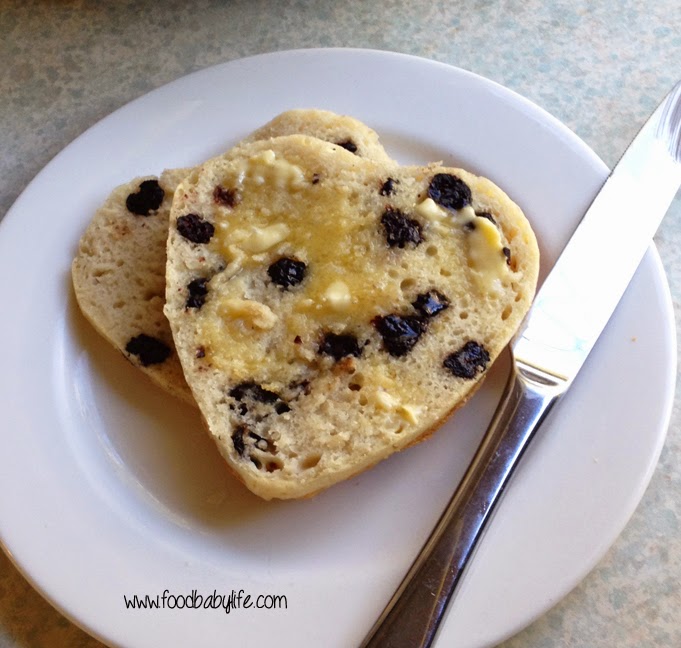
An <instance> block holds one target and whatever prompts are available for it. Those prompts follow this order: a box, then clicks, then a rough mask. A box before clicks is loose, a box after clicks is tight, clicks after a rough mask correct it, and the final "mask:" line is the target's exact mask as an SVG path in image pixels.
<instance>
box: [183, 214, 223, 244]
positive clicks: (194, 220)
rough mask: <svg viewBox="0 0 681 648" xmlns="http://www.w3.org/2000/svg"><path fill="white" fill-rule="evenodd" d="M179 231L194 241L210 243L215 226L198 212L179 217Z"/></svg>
mask: <svg viewBox="0 0 681 648" xmlns="http://www.w3.org/2000/svg"><path fill="white" fill-rule="evenodd" d="M177 231H178V232H179V233H180V234H182V236H184V238H186V239H187V240H188V241H191V242H192V243H208V241H210V239H211V238H212V237H213V234H214V233H215V227H214V226H213V224H212V223H209V222H208V221H207V220H204V219H203V218H201V216H198V215H197V214H186V215H185V216H180V217H179V218H178V219H177Z"/></svg>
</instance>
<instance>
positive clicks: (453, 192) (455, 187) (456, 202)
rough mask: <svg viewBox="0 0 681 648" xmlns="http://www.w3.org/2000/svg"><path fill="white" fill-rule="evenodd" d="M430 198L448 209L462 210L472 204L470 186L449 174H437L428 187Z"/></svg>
mask: <svg viewBox="0 0 681 648" xmlns="http://www.w3.org/2000/svg"><path fill="white" fill-rule="evenodd" d="M428 196H429V197H430V198H432V199H433V200H434V201H435V202H436V203H437V204H438V205H442V206H443V207H445V208H447V209H461V208H463V207H465V206H466V205H469V204H470V202H471V197H472V196H471V190H470V188H469V187H468V185H467V184H466V183H465V182H464V181H463V180H461V179H460V178H457V177H456V176H455V175H451V174H449V173H437V174H435V175H434V176H433V179H432V180H431V181H430V185H429V186H428Z"/></svg>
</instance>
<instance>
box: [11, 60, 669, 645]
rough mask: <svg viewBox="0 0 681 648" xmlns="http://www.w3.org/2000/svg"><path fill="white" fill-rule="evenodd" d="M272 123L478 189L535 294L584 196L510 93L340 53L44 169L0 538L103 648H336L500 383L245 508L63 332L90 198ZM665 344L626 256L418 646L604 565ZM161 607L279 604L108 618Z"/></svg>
mask: <svg viewBox="0 0 681 648" xmlns="http://www.w3.org/2000/svg"><path fill="white" fill-rule="evenodd" d="M293 107H319V108H327V109H331V110H334V111H336V112H339V113H348V114H352V115H354V116H356V117H358V118H360V119H362V120H363V121H365V122H366V123H368V124H369V125H371V126H373V127H374V128H375V129H376V130H378V132H379V133H380V134H381V136H382V140H383V142H384V144H385V146H386V148H387V149H388V152H389V153H390V154H392V155H393V156H394V157H396V158H397V159H399V160H400V161H402V162H426V161H430V160H437V159H443V160H444V161H445V162H448V163H453V164H461V165H464V166H466V167H469V168H470V169H472V170H473V171H477V172H480V173H483V174H485V175H487V176H489V177H490V178H492V179H493V180H495V181H496V182H498V183H499V184H500V185H501V186H502V187H504V188H505V189H507V191H508V192H509V193H510V195H511V196H512V197H513V198H514V199H515V200H516V201H517V202H519V203H520V205H521V206H522V207H523V208H524V210H525V211H526V213H527V215H528V217H529V218H530V219H531V221H532V223H533V224H534V227H535V228H536V231H537V235H538V238H539V240H540V241H541V247H542V252H543V255H544V256H543V271H544V273H545V272H546V270H547V268H549V267H550V266H551V264H552V262H553V260H554V259H555V258H556V255H557V253H558V251H559V250H560V249H561V247H562V245H563V244H564V242H565V241H566V239H567V237H568V235H569V233H570V231H571V230H572V229H573V228H574V227H575V225H576V223H577V221H578V219H579V217H580V215H581V214H582V213H583V211H584V209H585V207H586V206H587V205H588V203H589V202H590V198H591V197H592V196H593V194H594V192H595V191H596V190H597V188H598V187H599V185H600V183H601V182H602V180H603V179H604V177H605V175H606V168H605V166H604V165H603V164H602V163H601V162H600V161H599V160H598V159H597V158H596V156H595V155H594V154H593V153H592V152H591V151H590V150H589V149H588V148H587V147H586V145H584V144H583V143H582V142H581V141H580V140H579V139H578V138H577V137H576V136H575V135H573V134H572V133H571V132H570V131H568V130H567V129H566V128H565V127H564V126H562V125H561V124H560V123H558V122H557V121H556V120H554V119H553V118H551V117H550V116H548V115H547V114H546V113H544V112H543V111H541V110H540V109H539V108H537V107H536V106H534V105H532V104H531V103H529V102H528V101H526V100H524V99H522V98H521V97H518V96H517V95H515V94H513V93H512V92H510V91H508V90H506V89H504V88H501V87H499V86H497V85H495V84H493V83H491V82H489V81H486V80H484V79H481V78H479V77H477V76H474V75H472V74H469V73H466V72H463V71H461V70H458V69H455V68H452V67H448V66H445V65H441V64H438V63H434V62H430V61H425V60H421V59H416V58H411V57H406V56H401V55H395V54H390V53H384V52H372V51H359V50H308V51H295V52H282V53H276V54H269V55H263V56H258V57H254V58H249V59H245V60H240V61H234V62H230V63H227V64H224V65H220V66H217V67H213V68H210V69H207V70H204V71H201V72H198V73H196V74H192V75H190V76H188V77H185V78H183V79H180V80H179V81H176V82H175V83H172V84H170V85H167V86H165V87H163V88H160V89H158V90H156V91H154V92H152V93H150V94H148V95H146V96H144V97H142V98H141V99H139V100H137V101H134V102H133V103H131V104H129V105H128V106H126V107H124V108H122V109H121V110H119V111H117V112H115V113H114V114H113V115H111V116H109V117H107V118H106V119H104V120H103V121H101V122H100V123H99V124H97V125H96V126H94V127H93V128H92V129H90V130H89V131H88V132H86V133H85V134H84V135H82V136H81V137H79V138H78V139H77V140H76V141H75V142H73V143H72V144H71V145H70V146H68V147H67V148H66V149H65V150H64V151H63V152H62V153H61V154H60V155H58V156H57V157H56V158H55V159H54V160H53V161H52V162H51V163H50V164H49V165H48V166H47V167H46V168H45V169H44V170H43V171H42V172H41V173H40V174H39V175H38V176H37V178H36V179H35V180H34V181H33V182H32V183H31V185H30V186H29V187H28V188H27V189H26V191H25V192H24V193H23V195H22V196H21V197H20V198H19V200H18V201H17V202H16V204H15V205H14V207H13V208H12V210H11V211H10V213H9V214H8V215H7V217H6V218H5V222H3V223H2V226H1V227H0V294H2V295H3V300H4V301H3V303H4V310H3V313H4V314H3V317H2V318H1V319H0V337H1V339H2V340H3V344H2V349H3V351H2V356H3V359H2V364H1V365H0V376H1V380H2V388H1V389H0V404H1V411H2V428H3V430H2V433H3V450H2V453H1V454H0V530H1V532H2V536H1V537H2V543H3V545H4V547H5V549H6V551H8V553H9V554H10V555H11V556H12V558H13V560H14V561H15V562H16V564H17V565H18V566H19V568H20V569H21V570H22V571H23V573H24V574H25V575H26V576H27V577H28V578H29V579H30V581H31V582H32V583H33V584H34V586H35V587H36V588H37V589H38V590H39V591H40V592H42V593H43V595H44V596H46V597H47V598H48V599H49V600H50V601H52V602H53V603H54V604H55V605H56V606H57V607H58V608H59V609H60V610H61V611H62V612H63V613H64V614H66V615H67V616H69V617H70V618H71V619H73V620H74V621H75V622H76V623H78V624H80V625H82V626H83V627H85V628H86V629H88V630H89V631H90V632H92V633H93V634H95V635H97V636H98V637H100V638H101V639H102V640H104V641H107V642H110V643H112V644H117V645H125V646H161V645H163V646H188V645H200V646H202V647H208V646H224V645H227V644H228V645H232V646H237V645H238V646H262V645H265V643H267V642H269V641H272V640H276V644H277V646H279V648H285V647H287V646H291V647H299V646H322V645H323V646H329V647H334V646H337V647H344V648H345V647H347V646H352V645H356V644H358V643H359V641H360V640H361V638H362V637H363V636H364V634H365V632H366V631H367V630H368V628H369V627H370V626H371V624H372V623H373V621H374V619H375V618H376V616H377V615H378V613H379V611H380V609H381V608H382V606H383V604H384V603H385V602H386V601H387V599H388V598H389V596H390V594H391V593H392V591H393V589H394V588H395V586H396V585H397V584H398V582H399V580H400V579H401V577H402V575H403V573H404V572H405V570H406V568H407V567H408V565H409V563H410V562H411V560H412V558H413V557H414V555H415V553H416V551H417V549H418V548H419V547H420V546H421V543H422V541H423V540H424V539H425V537H426V536H427V534H428V532H429V531H430V529H431V527H432V525H433V523H434V522H435V520H436V518H437V517H438V515H439V512H440V511H441V509H442V508H443V506H444V505H445V502H446V500H447V499H448V497H449V495H450V493H451V492H452V490H453V488H454V486H455V485H456V483H457V480H458V479H459V478H460V476H461V474H462V472H463V470H464V468H465V465H466V463H467V461H468V460H469V458H470V456H471V454H472V452H473V449H474V447H475V445H476V443H477V441H478V439H479V438H480V436H481V434H482V432H483V430H484V428H485V426H486V423H487V421H488V420H489V418H490V416H491V413H492V410H493V408H494V405H495V403H496V400H497V399H498V396H499V392H500V389H501V386H502V382H503V377H504V367H503V366H502V365H503V363H502V365H500V366H498V367H496V368H495V370H493V371H492V372H491V375H490V377H489V379H488V382H487V383H486V385H485V387H484V389H483V390H481V391H480V392H479V393H478V394H477V395H476V397H475V399H474V400H473V401H472V402H471V403H470V404H469V405H468V406H467V407H466V408H465V409H464V410H463V411H461V412H460V413H459V414H458V415H457V416H456V417H455V420H453V421H452V422H451V423H450V424H448V425H446V426H445V428H444V429H442V430H440V431H439V433H438V434H436V435H435V437H434V438H433V439H432V440H430V441H429V442H428V443H425V444H422V445H420V446H418V447H415V448H413V449H410V450H408V451H406V452H404V453H401V454H400V455H399V456H396V457H393V458H392V459H390V460H388V461H386V462H384V463H383V464H381V465H379V466H378V467H376V468H375V469H374V470H372V471H370V472H368V473H366V474H363V475H362V476H360V477H358V478H356V479H352V480H350V481H349V482H347V483H344V484H341V485H339V486H337V487H334V488H332V489H331V490H329V491H328V492H326V493H324V494H322V495H320V496H318V497H316V498H314V499H310V500H307V501H300V502H285V503H276V502H275V503H265V502H262V501H260V500H258V499H257V498H255V497H254V496H251V495H249V494H248V493H247V492H245V490H244V489H243V488H242V487H241V486H239V485H238V484H237V483H236V482H235V481H234V480H233V479H232V478H230V477H229V476H228V475H227V474H226V471H225V470H224V468H223V465H222V462H221V460H220V459H219V458H218V454H217V451H216V450H214V448H213V447H212V445H211V443H210V442H209V441H208V440H207V438H206V436H205V435H204V434H203V433H202V431H201V429H200V428H201V426H200V424H199V418H198V416H197V414H196V413H195V412H193V411H192V410H191V409H190V408H188V407H184V406H182V405H180V404H178V403H177V402H174V401H173V400H172V399H171V398H169V397H167V396H166V395H165V394H164V393H162V392H161V391H160V390H157V389H156V388H155V387H153V386H151V384H150V383H148V382H147V381H146V379H145V378H144V377H142V376H141V375H139V374H138V373H137V372H136V371H135V370H134V369H133V368H132V367H131V366H130V365H129V364H128V363H126V362H125V360H124V359H123V358H122V357H121V356H119V355H118V354H117V353H115V352H114V351H112V350H111V349H110V348H109V347H108V346H107V345H106V344H105V343H104V342H103V341H102V340H101V339H99V338H98V336H97V335H96V334H95V333H94V332H93V331H92V330H91V328H90V327H89V326H88V325H87V324H86V323H85V322H84V320H83V318H82V317H81V316H80V314H79V312H78V310H77V308H76V306H75V304H74V299H73V295H72V293H71V289H70V280H69V266H70V261H71V258H72V256H73V254H74V250H75V247H76V243H77V240H78V238H79V236H80V234H81V232H82V231H83V229H84V228H85V226H86V223H87V222H88V220H89V218H90V216H91V214H92V213H93V210H94V209H95V208H96V206H97V205H98V204H99V203H100V202H101V201H102V200H103V199H104V198H105V196H106V195H107V194H108V192H109V191H110V189H111V188H112V187H113V186H114V185H116V184H119V183H121V182H124V181H126V180H128V179H129V178H131V177H133V176H135V175H137V174H144V173H158V172H160V171H161V170H162V169H163V168H164V167H173V166H180V165H188V164H192V163H198V162H199V161H201V160H202V159H204V158H206V157H207V156H209V155H212V154H216V153H218V152H220V151H221V150H222V149H223V148H224V147H226V146H227V145H229V144H231V143H232V142H236V141H237V140H238V139H239V138H241V137H243V136H245V135H247V134H248V133H249V132H250V131H251V130H253V129H254V128H256V127H257V126H259V125H261V124H262V123H264V122H265V121H267V120H269V119H270V118H271V117H273V116H274V115H275V114H277V113H279V112H280V111H283V110H285V109H288V108H293ZM608 243H609V242H607V241H606V242H604V244H608ZM29 250H30V253H29ZM674 345H675V341H674V333H673V328H672V310H671V306H670V297H669V294H668V288H667V285H666V282H665V278H664V274H663V271H662V269H661V266H660V262H659V259H658V257H657V255H656V252H655V251H654V249H652V248H651V250H650V251H649V252H648V254H647V256H646V258H645V260H644V261H643V263H642V265H641V268H640V269H639V271H638V273H637V275H636V277H635V279H634V281H633V283H632V285H631V288H630V289H629V291H628V292H627V294H626V296H625V298H624V300H623V302H622V303H621V305H620V307H619V309H618V312H617V313H616V316H615V318H614V319H613V320H612V321H611V323H610V325H609V326H608V329H607V331H606V333H605V334H604V337H603V339H602V341H601V343H600V344H599V345H598V347H597V349H596V350H595V351H594V353H593V355H592V357H591V358H590V359H589V361H588V365H587V366H586V367H585V369H584V371H583V374H582V375H581V376H580V377H579V379H578V380H577V382H576V384H575V385H574V388H573V390H572V392H571V393H570V394H569V395H568V397H567V398H566V399H565V401H564V402H563V403H562V404H561V405H560V406H559V407H558V408H557V411H556V412H555V415H553V416H552V417H551V419H550V420H549V422H548V424H547V426H546V428H545V429H544V430H543V433H542V435H541V437H540V438H538V439H537V440H536V442H535V444H534V445H533V447H532V448H531V449H530V450H529V452H528V454H527V456H526V459H525V461H524V462H523V465H522V466H521V468H520V470H519V473H518V475H517V478H516V479H515V480H514V482H513V484H512V485H511V487H510V488H509V489H508V493H507V495H506V497H505V500H504V501H503V503H502V506H501V507H500V509H499V512H498V514H497V515H496V517H495V519H494V520H493V523H492V526H491V528H490V530H489V532H488V533H487V535H486V537H485V539H484V542H483V543H482V546H481V547H480V550H479V552H478V554H477V557H476V560H475V561H474V563H473V565H472V567H471V569H470V571H469V573H468V574H467V577H466V579H465V582H464V585H463V587H462V589H461V591H460V595H459V597H458V598H457V599H456V601H455V602H454V604H453V606H452V609H451V613H450V616H449V618H448V620H447V623H446V625H445V627H444V629H443V631H442V635H441V640H440V643H441V644H442V645H456V646H458V647H459V648H465V647H473V646H475V647H478V646H484V645H490V644H493V643H496V642H498V641H500V640H501V639H503V638H504V637H506V636H508V635H509V634H511V633H514V632H516V631H517V630H519V629H520V628H522V627H523V626H524V625H526V624H527V623H529V622H530V621H531V620H532V619H534V618H535V617H537V616H538V615H540V614H541V613H542V612H544V611H545V610H546V609H548V608H549V607H550V606H552V605H553V604H554V603H556V601H558V600H559V599H560V598H561V597H562V596H563V595H564V594H565V593H566V592H568V591H569V590H570V589H571V588H572V587H573V586H574V585H575V584H576V583H577V582H578V581H579V580H580V579H581V578H582V577H583V576H584V575H585V574H586V573H587V572H588V571H589V570H590V569H591V568H592V566H593V565H594V564H595V563H596V561H597V560H598V559H599V558H600V557H601V556H602V555H603V553H604V552H605V551H606V549H607V547H608V546H609V545H610V544H611V543H612V542H613V540H614V539H615V538H616V536H617V535H618V533H619V532H620V531H621V529H622V527H623V526H624V524H625V523H626V521H627V519H628V518H629V516H630V514H631V513H632V512H633V510H634V508H635V506H636V504H637V503H638V501H639V499H640V497H641V495H642V492H643V490H644V488H645V486H646V484H647V482H648V480H649V478H650V476H651V473H652V471H653V469H654V466H655V463H656V461H657V457H658V453H659V451H660V448H661V446H662V443H663V439H664V435H665V430H666V424H667V422H668V416H669V413H670V407H671V402H672V392H673V386H674V376H675V366H674V358H675V353H674ZM165 590H168V592H169V594H171V595H180V594H181V595H185V594H189V593H191V591H192V590H196V591H197V594H201V595H202V596H204V597H205V596H207V595H208V594H210V593H211V592H214V591H217V592H218V593H222V594H229V593H230V592H231V591H232V590H235V591H237V592H238V591H239V590H244V592H245V593H248V594H250V595H251V596H253V597H254V598H255V596H256V595H257V594H283V595H285V596H286V597H287V609H283V610H282V609H279V610H262V609H260V610H255V609H251V610H244V609H238V610H233V611H232V612H231V613H230V614H226V613H225V612H224V611H220V610H210V609H201V610H187V609H185V610H170V609H161V610H154V611H133V610H129V609H126V607H125V605H124V598H123V597H124V595H127V596H132V595H133V594H137V595H142V596H143V595H145V594H148V595H150V596H156V595H161V594H162V593H163V592H164V591H165ZM169 600H172V599H169ZM226 642H227V643H226Z"/></svg>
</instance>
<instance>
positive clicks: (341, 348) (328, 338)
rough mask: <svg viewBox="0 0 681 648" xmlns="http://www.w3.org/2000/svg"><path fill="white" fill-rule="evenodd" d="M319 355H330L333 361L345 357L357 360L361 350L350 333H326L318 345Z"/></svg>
mask: <svg viewBox="0 0 681 648" xmlns="http://www.w3.org/2000/svg"><path fill="white" fill-rule="evenodd" d="M319 353H322V354H324V355H330V356H331V357H332V358H333V359H334V360H340V359H341V358H345V357H346V356H355V358H359V356H360V355H362V349H361V348H360V346H359V342H358V341H357V338H356V337H355V336H354V335H352V334H350V333H340V334H338V333H326V334H325V335H324V337H323V338H322V342H321V344H320V345H319Z"/></svg>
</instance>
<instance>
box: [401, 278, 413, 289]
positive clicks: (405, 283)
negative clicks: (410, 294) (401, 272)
mask: <svg viewBox="0 0 681 648" xmlns="http://www.w3.org/2000/svg"><path fill="white" fill-rule="evenodd" d="M415 285H416V281H415V280H414V279H403V280H402V283H400V290H401V291H402V292H404V291H406V290H409V289H410V288H413V287H414V286H415Z"/></svg>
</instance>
